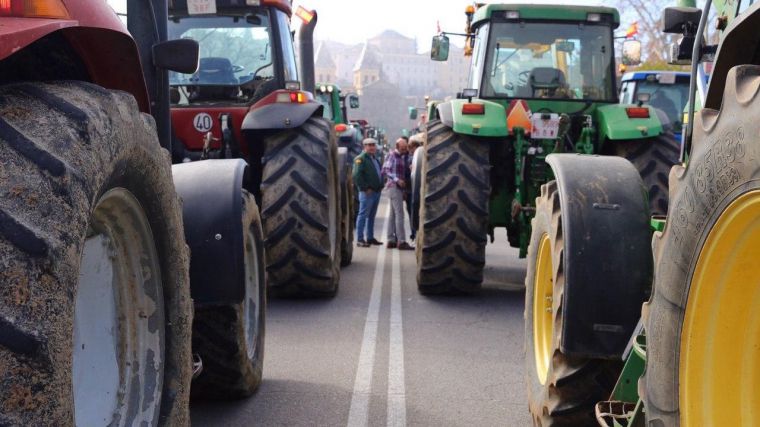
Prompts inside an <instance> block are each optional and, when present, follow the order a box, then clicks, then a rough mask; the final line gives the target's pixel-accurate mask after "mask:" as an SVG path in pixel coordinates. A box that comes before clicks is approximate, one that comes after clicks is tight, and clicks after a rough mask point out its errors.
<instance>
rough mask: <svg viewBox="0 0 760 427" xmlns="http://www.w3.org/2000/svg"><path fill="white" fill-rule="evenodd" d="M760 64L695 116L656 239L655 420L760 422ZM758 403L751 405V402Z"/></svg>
mask: <svg viewBox="0 0 760 427" xmlns="http://www.w3.org/2000/svg"><path fill="white" fill-rule="evenodd" d="M758 114H760V67H759V66H757V65H740V66H736V67H734V68H732V69H731V70H730V71H729V72H728V75H727V77H726V86H725V90H724V92H723V103H722V107H721V110H720V111H716V110H712V109H708V108H705V109H703V110H702V111H700V112H699V113H697V114H696V115H695V120H694V138H693V141H694V145H693V147H692V150H691V153H690V157H689V163H688V165H687V166H686V167H684V166H680V165H679V166H676V167H675V168H673V170H672V172H671V175H670V180H671V181H670V182H671V183H672V187H671V188H670V194H671V204H670V206H671V211H670V215H669V216H668V221H667V224H666V226H665V230H664V231H663V232H662V233H656V234H655V238H654V243H653V247H654V252H655V284H654V289H653V292H652V296H651V298H650V300H649V302H647V303H646V304H645V306H644V309H643V319H644V327H645V329H646V334H647V365H646V372H645V374H644V377H643V378H642V380H641V381H640V383H639V390H641V392H642V395H643V396H644V403H645V405H646V413H647V419H648V422H649V423H650V425H657V426H659V425H662V426H679V425H680V426H719V425H720V426H750V425H757V416H756V415H755V412H756V408H760V389H758V387H757V384H759V383H760V369H758V366H760V316H758V307H760V304H759V303H758V302H759V301H760V287H758V277H759V276H760V266H759V265H758V262H757V256H758V254H760V222H758V218H760V165H759V164H758V159H760V137H759V135H760V121H758V120H757V119H756V117H758ZM750 408H751V409H750Z"/></svg>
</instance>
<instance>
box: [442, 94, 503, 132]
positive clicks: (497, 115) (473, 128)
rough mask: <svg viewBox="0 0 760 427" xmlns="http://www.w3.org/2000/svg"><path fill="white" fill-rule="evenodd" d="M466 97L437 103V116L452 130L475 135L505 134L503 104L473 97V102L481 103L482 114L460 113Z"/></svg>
mask: <svg viewBox="0 0 760 427" xmlns="http://www.w3.org/2000/svg"><path fill="white" fill-rule="evenodd" d="M466 103H468V101H467V100H466V99H453V100H451V101H448V102H442V103H440V104H438V106H437V110H438V117H440V119H441V122H442V123H443V124H445V125H446V126H448V127H450V128H452V129H454V132H456V133H460V134H464V135H475V136H507V135H509V131H508V130H507V119H506V117H507V114H506V110H504V106H502V105H501V104H498V103H496V102H491V101H486V100H483V99H473V100H472V103H473V104H483V105H484V106H485V113H484V114H462V105H464V104H466Z"/></svg>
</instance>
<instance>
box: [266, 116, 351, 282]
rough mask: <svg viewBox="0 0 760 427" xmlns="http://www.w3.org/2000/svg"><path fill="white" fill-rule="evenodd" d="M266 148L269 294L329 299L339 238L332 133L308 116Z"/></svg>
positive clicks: (337, 277) (337, 276)
mask: <svg viewBox="0 0 760 427" xmlns="http://www.w3.org/2000/svg"><path fill="white" fill-rule="evenodd" d="M265 144H266V150H265V153H264V157H263V159H262V161H263V162H264V171H263V176H262V183H261V217H262V221H263V225H264V237H265V247H266V259H267V273H268V281H269V283H268V286H269V290H270V294H273V295H275V296H333V295H335V294H336V293H337V292H338V283H339V281H340V240H341V230H340V223H341V220H340V217H339V216H340V187H339V182H338V181H339V180H338V164H337V163H338V159H337V157H338V155H337V152H338V148H337V143H336V140H335V131H334V130H333V128H332V126H331V124H330V122H329V121H328V120H326V119H323V118H321V117H311V118H309V119H308V120H307V121H306V122H305V123H304V124H303V125H301V126H299V127H298V128H295V129H288V130H285V131H282V132H278V133H277V134H275V135H273V136H270V137H268V138H267V139H266V140H265Z"/></svg>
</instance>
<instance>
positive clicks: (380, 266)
mask: <svg viewBox="0 0 760 427" xmlns="http://www.w3.org/2000/svg"><path fill="white" fill-rule="evenodd" d="M389 217H390V204H389V205H388V210H387V213H386V215H385V225H384V226H383V234H381V236H385V235H386V234H388V218H389ZM385 253H386V248H385V245H383V246H380V248H379V249H378V252H377V262H376V263H375V276H374V278H373V280H372V293H371V294H370V297H369V306H368V307H367V320H366V322H365V323H364V338H362V347H361V350H360V351H359V364H358V366H357V368H356V379H355V380H354V391H353V393H352V394H351V407H350V409H349V411H348V424H347V425H348V427H364V426H366V425H367V423H368V417H369V398H370V395H371V394H372V371H373V369H374V367H375V347H376V344H377V324H378V321H379V314H380V300H381V297H382V290H383V273H384V271H385Z"/></svg>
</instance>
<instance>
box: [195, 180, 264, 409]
mask: <svg viewBox="0 0 760 427" xmlns="http://www.w3.org/2000/svg"><path fill="white" fill-rule="evenodd" d="M242 220H243V230H245V235H244V236H243V237H244V246H243V247H244V251H245V254H244V261H245V295H244V296H243V301H241V302H240V303H237V304H230V305H225V306H217V307H201V308H196V309H195V319H194V320H193V352H194V353H197V354H198V355H200V357H201V360H202V361H203V371H201V374H200V375H199V376H198V378H196V379H195V381H193V386H192V396H193V398H196V397H202V398H208V399H231V398H232V399H235V398H241V397H246V396H250V395H251V394H253V392H254V391H256V389H257V388H258V386H259V384H260V383H261V373H262V370H263V368H264V336H265V330H266V280H265V277H266V275H265V273H264V270H265V264H264V238H263V236H262V231H261V219H260V218H259V208H258V206H256V200H255V199H254V198H253V196H251V195H250V194H248V192H247V191H245V190H243V219H242Z"/></svg>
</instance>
